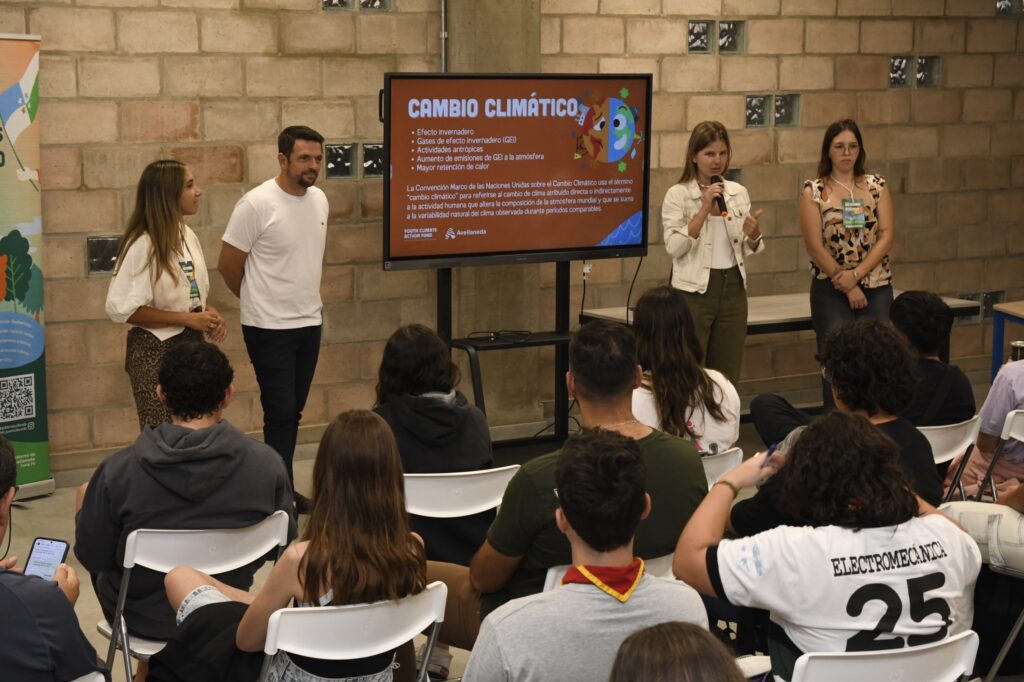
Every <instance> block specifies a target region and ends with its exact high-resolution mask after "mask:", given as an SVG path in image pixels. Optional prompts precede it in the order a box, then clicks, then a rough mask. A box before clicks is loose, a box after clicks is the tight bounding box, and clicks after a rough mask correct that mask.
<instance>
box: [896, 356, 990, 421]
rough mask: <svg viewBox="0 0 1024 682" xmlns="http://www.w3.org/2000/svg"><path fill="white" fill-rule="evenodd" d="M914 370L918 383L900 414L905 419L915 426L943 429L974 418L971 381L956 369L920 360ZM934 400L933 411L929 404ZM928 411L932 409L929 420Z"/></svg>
mask: <svg viewBox="0 0 1024 682" xmlns="http://www.w3.org/2000/svg"><path fill="white" fill-rule="evenodd" d="M917 369H918V374H919V377H920V381H919V382H918V384H917V390H916V391H915V392H914V399H913V400H912V401H911V403H910V405H909V406H908V407H907V409H905V410H904V411H903V415H902V416H903V417H904V418H905V419H907V420H909V421H910V422H911V423H912V424H913V425H914V426H943V425H946V424H958V423H960V422H962V421H966V420H968V419H970V418H971V417H973V416H974V414H975V412H976V408H977V406H976V405H975V402H974V389H973V388H972V387H971V380H970V379H968V378H967V375H966V374H964V373H963V371H961V370H960V368H959V367H957V366H956V365H947V364H946V363H944V362H941V361H939V360H932V359H930V358H921V359H920V360H918V365H917ZM947 373H948V374H949V376H948V378H947V377H946V374H947ZM940 393H941V395H940ZM936 400H937V401H938V404H937V405H936V406H935V407H934V409H932V402H933V401H936ZM929 410H932V414H931V418H926V417H928V412H929Z"/></svg>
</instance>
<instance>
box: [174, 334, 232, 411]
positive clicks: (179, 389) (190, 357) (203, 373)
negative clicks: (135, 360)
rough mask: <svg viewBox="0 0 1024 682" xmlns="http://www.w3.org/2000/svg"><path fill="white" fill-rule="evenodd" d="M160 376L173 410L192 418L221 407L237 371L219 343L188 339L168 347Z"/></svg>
mask: <svg viewBox="0 0 1024 682" xmlns="http://www.w3.org/2000/svg"><path fill="white" fill-rule="evenodd" d="M158 376H159V380H160V388H161V389H163V393H164V403H165V404H166V405H167V409H168V410H169V411H170V413H171V414H172V415H174V416H175V417H177V418H179V419H184V420H192V419H198V418H199V417H206V416H208V415H211V414H214V413H215V412H217V410H219V409H220V406H221V404H222V403H223V402H224V395H225V394H226V393H227V390H228V387H229V386H231V381H232V380H233V379H234V378H235V371H234V370H233V369H231V363H230V362H228V358H227V356H226V355H224V353H223V352H221V350H220V348H218V347H217V346H215V345H213V344H212V343H207V342H205V341H186V342H184V343H179V344H176V345H174V346H171V347H170V348H169V349H167V352H166V353H164V357H163V360H162V361H161V362H160V373H159V375H158Z"/></svg>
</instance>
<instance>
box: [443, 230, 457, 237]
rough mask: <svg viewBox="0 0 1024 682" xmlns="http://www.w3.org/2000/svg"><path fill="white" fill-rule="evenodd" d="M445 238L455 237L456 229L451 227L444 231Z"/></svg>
mask: <svg viewBox="0 0 1024 682" xmlns="http://www.w3.org/2000/svg"><path fill="white" fill-rule="evenodd" d="M444 238H445V239H455V229H454V228H451V227H449V228H448V231H447V232H445V233H444Z"/></svg>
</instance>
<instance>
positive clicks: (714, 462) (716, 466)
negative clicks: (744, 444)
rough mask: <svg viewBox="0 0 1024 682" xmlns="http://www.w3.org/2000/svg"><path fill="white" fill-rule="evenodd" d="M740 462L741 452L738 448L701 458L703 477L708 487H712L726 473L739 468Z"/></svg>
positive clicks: (741, 460)
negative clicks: (705, 478) (706, 480)
mask: <svg viewBox="0 0 1024 682" xmlns="http://www.w3.org/2000/svg"><path fill="white" fill-rule="evenodd" d="M742 462H743V450H742V449H740V448H738V447H736V448H729V449H728V450H726V451H725V452H720V453H718V454H717V455H705V456H704V457H701V458H700V463H701V464H703V465H704V475H705V476H707V479H708V487H709V488H710V487H711V486H713V485H714V484H715V482H716V481H718V479H720V478H721V477H722V476H724V475H725V473H726V472H727V471H729V470H730V469H732V468H733V467H737V466H739V465H740V464H741V463H742Z"/></svg>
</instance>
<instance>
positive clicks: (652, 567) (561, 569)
mask: <svg viewBox="0 0 1024 682" xmlns="http://www.w3.org/2000/svg"><path fill="white" fill-rule="evenodd" d="M570 568H572V566H571V565H570V564H561V565H559V566H552V567H551V568H549V569H548V572H547V574H546V575H545V576H544V589H543V591H544V592H547V591H548V590H553V589H555V588H556V587H558V586H559V585H561V584H562V578H564V577H565V574H566V573H567V572H568V571H569V569H570ZM644 572H645V573H647V575H653V576H655V577H657V578H672V579H673V580H674V579H675V576H674V575H672V555H671V554H666V555H665V556H659V557H654V558H653V559H644Z"/></svg>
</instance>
